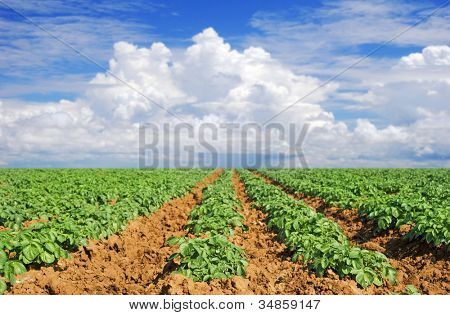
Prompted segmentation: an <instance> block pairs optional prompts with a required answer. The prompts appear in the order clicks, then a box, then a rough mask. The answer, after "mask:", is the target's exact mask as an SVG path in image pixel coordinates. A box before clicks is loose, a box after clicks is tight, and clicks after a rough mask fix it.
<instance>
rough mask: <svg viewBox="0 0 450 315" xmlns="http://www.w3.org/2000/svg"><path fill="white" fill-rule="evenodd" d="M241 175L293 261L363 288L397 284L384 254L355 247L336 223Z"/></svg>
mask: <svg viewBox="0 0 450 315" xmlns="http://www.w3.org/2000/svg"><path fill="white" fill-rule="evenodd" d="M239 174H240V176H241V179H242V181H243V182H244V185H245V189H246V192H247V194H248V196H249V197H250V199H251V200H252V204H253V205H254V206H255V207H256V208H258V209H261V210H262V211H264V212H266V213H267V214H268V227H269V228H271V229H274V230H275V231H276V232H277V234H278V237H279V238H280V240H281V241H283V242H284V243H285V244H286V245H287V246H288V248H289V250H290V251H291V252H292V253H293V254H292V260H293V261H297V260H301V261H302V262H303V263H305V264H306V265H307V266H308V267H309V268H310V269H311V270H313V271H315V272H316V273H317V274H318V275H320V276H322V275H323V274H324V273H325V271H326V270H327V269H332V270H333V271H335V272H336V273H337V274H338V275H339V276H340V277H341V278H342V277H344V276H350V277H352V278H354V279H355V280H356V282H357V283H358V284H359V285H361V286H362V287H363V288H365V287H367V286H369V285H371V284H374V285H377V286H380V285H382V284H383V281H389V282H390V283H392V284H394V283H395V282H396V270H395V269H394V268H393V267H392V266H391V265H390V263H389V261H388V259H387V258H386V256H384V255H383V254H382V253H379V252H375V251H369V250H366V249H362V248H359V247H357V246H352V245H351V244H350V242H349V240H348V239H347V237H346V236H345V235H344V233H343V231H342V230H341V228H340V227H339V225H338V224H337V223H336V222H334V221H331V220H329V219H327V218H326V217H325V216H324V215H322V214H321V213H317V212H315V211H314V210H313V209H312V208H310V207H309V206H307V205H306V204H305V203H304V202H303V201H301V200H295V199H293V198H291V197H290V196H289V195H288V194H286V193H285V192H284V191H282V190H281V189H279V188H278V187H275V186H274V185H270V184H267V183H266V182H265V181H264V180H263V179H262V178H260V177H257V176H255V175H253V174H252V173H251V172H250V171H247V170H240V171H239Z"/></svg>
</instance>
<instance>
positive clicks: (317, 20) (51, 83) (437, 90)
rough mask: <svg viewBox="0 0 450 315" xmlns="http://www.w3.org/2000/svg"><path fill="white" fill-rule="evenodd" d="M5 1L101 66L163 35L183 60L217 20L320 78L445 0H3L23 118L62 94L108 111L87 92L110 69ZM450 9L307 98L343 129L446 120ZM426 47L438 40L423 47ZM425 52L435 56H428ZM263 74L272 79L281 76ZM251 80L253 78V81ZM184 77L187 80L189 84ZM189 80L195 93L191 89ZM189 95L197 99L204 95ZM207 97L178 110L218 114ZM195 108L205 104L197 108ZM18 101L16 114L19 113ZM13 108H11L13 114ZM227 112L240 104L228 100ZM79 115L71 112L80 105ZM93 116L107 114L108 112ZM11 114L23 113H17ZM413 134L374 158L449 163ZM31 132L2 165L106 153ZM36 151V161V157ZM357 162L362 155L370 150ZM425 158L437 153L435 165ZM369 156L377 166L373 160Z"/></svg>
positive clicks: (227, 37) (5, 36)
mask: <svg viewBox="0 0 450 315" xmlns="http://www.w3.org/2000/svg"><path fill="white" fill-rule="evenodd" d="M2 3H7V4H8V5H10V6H11V7H13V8H15V9H17V10H18V11H20V12H21V13H23V14H24V15H25V16H27V17H29V18H30V19H32V20H33V21H34V22H35V23H38V24H39V25H41V26H42V27H44V28H45V29H47V30H49V31H50V32H52V33H53V34H55V35H56V36H58V37H59V38H61V39H63V40H64V41H66V42H68V43H70V44H71V45H72V46H74V47H76V48H77V49H79V50H80V51H82V52H83V53H85V54H86V55H88V56H89V57H90V58H92V59H94V60H95V61H97V62H98V63H100V64H101V65H102V66H103V67H104V68H108V67H109V66H110V64H109V61H110V60H111V58H113V55H114V53H115V52H116V53H117V49H116V48H114V47H115V46H114V44H115V43H117V42H126V43H129V44H133V45H135V46H136V47H144V48H149V47H150V46H151V45H152V43H154V42H161V43H163V44H164V45H165V46H166V47H168V49H170V51H171V54H172V55H173V61H171V62H173V63H177V62H179V63H180V64H183V62H182V61H181V59H179V58H180V57H179V56H181V55H182V54H183V53H185V52H186V51H187V50H188V48H189V47H191V46H192V45H193V40H192V38H193V36H195V35H196V34H199V33H201V32H202V31H204V30H205V29H207V28H212V29H213V30H214V31H215V33H216V34H217V35H218V36H219V38H221V39H222V40H223V41H224V42H225V43H228V44H229V45H230V47H231V49H236V50H237V51H238V52H239V53H243V52H244V51H245V49H247V48H249V47H260V48H262V49H264V51H265V52H267V53H270V56H271V58H272V59H273V61H274V62H276V63H277V64H279V65H280V67H283V69H288V70H289V73H292V75H295V76H297V77H299V78H300V77H302V76H308V78H311V79H314V80H318V82H320V81H322V82H323V81H324V80H326V79H328V78H329V77H331V76H333V75H334V74H336V73H337V72H339V71H341V70H342V69H345V68H346V67H347V66H348V65H350V64H352V63H353V62H355V61H356V60H358V59H359V58H361V57H363V56H364V55H366V54H367V53H369V52H371V51H372V50H373V49H374V48H376V47H378V46H379V45H380V44H381V43H383V42H384V41H386V40H389V39H390V38H392V36H394V35H395V34H396V33H398V32H399V31H401V30H403V29H405V28H406V27H408V26H410V25H412V24H413V23H415V22H416V21H417V20H418V19H420V18H421V17H423V16H425V15H427V14H429V13H430V12H431V11H432V10H433V9H434V8H436V7H437V6H439V5H441V4H442V3H443V1H431V0H430V1H383V0H374V1H364V2H361V1H359V2H358V1H234V0H232V1H226V2H225V1H221V2H214V3H212V2H211V1H164V2H157V1H155V2H149V1H133V2H124V1H79V0H71V1H59V0H55V1H37V0H31V1H21V0H1V1H0V101H1V102H2V103H3V104H4V105H3V107H7V108H8V110H9V109H11V111H12V110H13V109H14V111H16V112H18V113H21V115H22V116H23V117H25V116H26V117H28V116H27V115H25V114H24V113H25V112H26V111H29V108H30V106H35V107H33V108H37V107H36V106H41V108H44V107H48V108H50V109H49V111H51V108H52V107H51V106H54V107H55V106H56V105H52V104H57V103H58V102H60V101H61V100H67V101H70V102H75V103H76V102H79V103H83V104H85V103H86V104H89V105H88V107H89V108H90V109H92V110H93V112H94V114H95V115H97V113H98V112H103V111H102V110H100V109H98V108H97V107H98V106H100V105H98V104H93V103H94V101H93V100H92V99H91V98H90V96H89V95H90V92H89V91H90V87H91V84H90V83H89V82H90V81H91V80H92V79H93V78H94V77H95V75H96V74H97V73H104V72H105V71H104V70H102V69H99V68H98V67H97V66H95V65H93V64H92V63H90V62H89V61H87V60H85V59H83V58H82V57H80V56H78V55H76V54H75V53H74V52H73V51H71V50H70V49H67V47H64V46H62V45H61V44H60V43H58V42H56V41H55V40H53V39H51V38H49V37H48V36H47V35H46V34H45V33H43V32H41V31H40V30H38V29H37V28H35V27H34V26H32V25H30V24H29V23H28V22H26V21H25V20H24V19H23V18H22V17H21V16H19V15H17V14H16V13H14V12H13V11H11V9H9V8H7V7H5V6H4V5H3V4H2ZM449 15H450V13H449V7H448V6H447V7H445V8H442V9H441V10H439V11H438V12H436V14H434V15H433V16H432V17H431V18H430V19H428V20H427V21H425V22H424V23H422V24H421V25H419V26H418V27H416V28H414V29H413V30H411V31H408V32H407V33H405V34H404V35H402V36H401V37H399V38H398V39H396V40H394V41H392V43H390V44H389V45H386V46H385V47H383V48H382V49H381V50H380V51H378V52H377V53H376V54H374V55H373V56H371V57H370V58H368V59H367V60H365V61H364V62H363V63H361V64H360V65H358V66H357V67H355V69H352V70H351V71H349V72H347V73H345V74H344V75H342V76H340V77H339V78H337V79H336V80H335V82H333V84H334V83H335V86H333V88H331V86H330V90H329V91H326V92H325V91H321V92H320V93H318V95H317V97H316V98H312V99H311V103H313V104H314V105H315V106H316V105H317V106H318V108H320V110H321V111H322V112H320V113H316V114H315V115H316V116H317V117H319V116H321V115H322V116H323V115H325V116H327V115H328V116H327V117H332V119H333V121H332V124H333V126H335V127H336V126H340V125H339V124H340V123H342V124H345V128H347V129H348V131H346V132H349V133H352V137H353V136H355V135H356V134H357V132H358V131H359V130H360V129H361V130H363V128H362V127H361V126H363V125H364V123H365V122H366V121H367V122H369V123H370V124H371V125H370V126H369V127H368V128H369V129H364V130H372V129H371V128H372V127H371V126H374V127H375V128H376V129H375V130H376V131H375V132H376V135H375V136H374V137H382V135H387V134H389V132H394V131H392V130H393V129H388V128H389V127H390V126H392V127H393V128H394V129H395V128H397V129H395V132H396V135H398V137H399V138H398V139H399V140H398V141H400V142H401V141H406V140H405V139H404V137H403V138H402V136H400V134H402V133H406V134H407V133H410V131H408V128H415V129H417V128H418V127H420V128H422V127H423V125H424V124H425V123H430V122H429V120H430V119H438V118H430V117H443V116H442V115H444V114H445V115H446V114H447V110H448V105H447V104H446V103H445V102H446V101H445V99H446V97H447V92H446V91H448V85H447V83H445V82H448V81H447V80H448V79H449V80H450V78H449V77H450V75H449V71H448V70H449V68H448V67H447V66H446V64H445V63H446V60H447V59H446V58H447V55H446V54H447V50H446V48H445V47H448V45H449V38H450V36H449V35H450V34H449V29H450V26H449V23H448V17H449ZM427 47H432V48H430V49H428V50H424V49H427ZM433 47H438V48H433ZM414 54H423V55H422V57H420V58H423V59H424V60H425V61H423V62H424V63H425V65H422V64H421V65H420V69H418V67H416V66H414V65H413V66H410V64H409V63H411V62H412V63H414V62H415V61H414V60H415V59H414V58H416V57H414ZM430 56H431V57H430ZM442 56H443V57H442ZM133 58H134V57H133ZM402 58H406V59H402ZM426 58H431V59H430V60H431V61H429V60H428V59H426ZM433 58H434V59H433ZM413 59H414V60H413ZM214 60H216V59H214ZM402 60H404V61H402ZM123 62H124V63H126V62H125V61H123ZM420 62H422V61H420ZM119 63H120V62H119ZM406 63H408V67H410V68H411V69H412V68H414V69H413V70H411V69H409V68H408V69H406V68H405V67H406V66H405V67H404V65H403V64H406ZM399 65H400V66H399ZM184 66H187V65H184ZM425 66H426V67H425ZM402 67H403V68H402ZM194 74H195V72H194ZM239 75H240V74H239V73H235V74H230V78H231V77H233V76H239ZM174 76H175V75H174ZM128 79H130V80H132V79H133V78H131V77H129V78H128ZM152 80H153V79H152ZM171 80H174V82H175V83H174V84H175V85H176V84H178V83H177V82H178V81H177V80H178V79H177V78H175V77H172V78H171ZM230 80H231V79H230ZM264 80H266V78H265V79H264ZM267 80H269V79H267ZM421 80H422V81H423V80H425V81H426V83H425V84H418V83H417V82H420V81H421ZM230 82H231V81H230ZM265 82H266V81H265ZM266 83H267V86H269V85H271V84H272V83H273V82H266ZM158 84H159V83H158ZM161 84H162V83H161ZM230 84H231V83H230ZM273 84H275V83H273ZM276 84H278V85H279V87H280V86H282V85H283V84H282V83H278V82H277V83H276ZM243 85H245V86H246V87H248V84H247V83H246V84H243ZM177 88H179V89H181V90H183V89H185V87H184V86H182V87H181V86H177ZM293 90H294V89H292V91H293ZM300 90H301V89H300ZM183 91H184V92H185V94H186V93H187V94H189V91H187V92H186V91H185V90H183ZM292 91H291V92H292ZM91 92H92V91H91ZM305 92H306V91H305ZM292 93H293V92H292ZM193 94H195V93H193ZM300 94H301V93H300ZM300 94H299V96H301V95H300ZM408 95H409V96H411V97H408ZM191 96H192V97H193V98H197V99H201V98H202V97H203V96H204V95H191ZM412 96H413V97H412ZM212 97H215V100H216V101H218V102H221V101H222V102H225V101H224V100H223V99H219V97H218V96H216V95H213V96H212ZM293 97H294V96H293ZM294 98H295V97H294ZM287 99H290V98H289V97H288V98H287ZM0 104H1V103H0ZM5 104H6V105H5ZM121 106H124V105H123V104H121ZM130 106H131V105H130ZM169 106H172V105H169ZM202 106H203V105H199V104H185V107H184V109H179V110H180V111H181V112H182V113H183V114H186V115H188V114H191V115H197V116H198V117H197V118H198V119H205V117H207V116H208V115H211V114H216V113H215V112H211V111H207V110H204V111H202V110H198V108H203V107H202ZM232 106H234V105H232V104H231V105H230V106H229V108H231V107H232ZM255 106H256V105H255ZM0 108H1V107H0ZM25 108H26V109H25ZM55 108H57V107H55ZM188 108H191V109H192V108H197V110H196V111H195V112H193V111H192V112H189V111H188V110H187V109H188ZM16 112H14V113H15V114H14V115H16V116H17V117H19V116H20V115H19V114H18V113H16ZM5 113H6V112H5ZM8 113H9V115H10V117H11V115H12V114H11V113H10V112H8ZM148 114H150V113H148ZM226 114H229V115H232V114H233V113H232V112H231V111H230V113H226ZM234 114H236V113H234ZM71 115H72V118H73V114H71ZM305 115H306V114H305ZM330 115H331V116H330ZM16 116H14V117H16ZM22 116H21V117H22ZM310 116H311V115H309V116H308V117H310ZM322 116H321V117H322ZM4 117H6V114H4ZM39 117H40V116H39ZM230 117H231V116H230ZM255 117H256V116H254V115H253V114H252V113H250V114H249V116H248V117H247V118H248V119H255ZM302 117H303V116H302ZM95 118H96V119H99V121H103V120H105V119H106V118H105V117H95ZM228 118H229V117H227V119H228ZM21 119H22V118H21ZM27 119H29V118H27ZM302 119H303V118H302ZM327 119H331V118H327ZM0 122H1V121H0ZM137 122H138V121H136V120H135V119H134V120H130V121H129V123H130V124H133V123H137ZM7 123H8V124H11V125H7ZM15 124H18V121H17V122H15ZM317 124H318V125H320V124H319V123H317ZM3 125H4V126H3V129H4V130H3V132H2V133H0V138H1V137H3V138H4V139H6V140H4V143H3V146H4V147H3V148H2V142H0V151H1V150H3V151H4V152H9V153H11V156H17V154H16V155H14V154H12V151H14V149H13V148H12V147H11V143H12V142H14V141H13V140H14V135H17V131H15V130H13V129H14V127H13V125H12V123H11V120H8V121H7V122H6V120H5V122H3ZM358 126H359V127H360V128H359V129H358ZM1 127H2V126H0V128H1ZM335 127H333V128H335ZM40 128H45V126H44V127H42V126H40ZM336 128H340V127H336ZM355 130H356V131H355ZM0 131H1V129H0ZM89 132H91V131H89ZM89 132H88V133H89ZM427 132H428V131H427ZM446 132H448V130H438V134H441V135H442V133H446ZM434 136H436V135H434ZM8 137H9V138H8ZM349 137H350V136H349ZM361 137H362V138H364V136H361ZM416 138H420V139H421V140H420V141H419V140H417V141H418V142H420V143H417V144H416V145H415V146H414V148H413V147H408V148H404V150H403V149H402V150H398V152H397V153H395V152H391V151H389V154H386V155H381V156H378V155H377V157H376V158H375V159H376V160H378V161H380V163H384V162H385V163H386V164H389V165H397V164H404V163H409V162H411V163H412V164H411V165H415V164H414V163H415V162H416V161H420V162H421V163H422V164H424V166H428V165H432V166H433V165H437V166H442V165H446V164H445V163H448V156H449V154H448V151H447V150H445V149H443V148H442V147H443V146H444V147H445V145H443V144H441V143H439V141H436V140H435V139H434V138H433V136H430V135H428V133H427V135H426V136H423V137H416ZM422 138H426V139H425V140H424V139H422ZM27 139H28V138H27ZM377 139H378V138H377ZM380 139H381V138H380ZM349 141H350V140H349ZM358 141H362V140H361V139H360V140H358ZM23 142H24V143H23V147H22V149H20V150H26V151H27V154H29V156H28V157H27V158H23V159H20V160H18V159H17V158H14V157H11V158H5V161H4V162H3V164H4V165H7V166H11V165H12V166H14V165H20V166H26V165H33V166H36V165H50V166H51V165H58V166H60V165H67V166H70V165H75V166H79V165H87V166H89V165H94V166H96V165H97V164H98V163H95V162H92V161H96V160H98V157H96V155H95V154H94V153H93V152H92V151H96V150H91V151H90V152H85V153H86V154H85V155H80V157H77V158H76V159H74V160H67V158H63V157H61V156H62V155H64V154H63V152H57V151H52V150H50V153H48V152H47V151H45V150H42V148H40V147H39V145H38V144H35V143H33V145H31V144H30V143H26V142H27V140H26V139H23ZM43 142H45V141H43ZM350 142H352V143H353V142H354V141H353V140H351V141H350ZM402 143H405V142H402ZM346 145H347V146H348V148H349V150H350V151H354V150H355V152H353V154H352V155H351V156H352V157H351V158H350V157H348V158H345V157H344V158H343V160H344V161H349V159H357V157H358V156H365V155H367V154H371V153H370V152H369V153H367V152H356V151H357V150H359V149H358V148H359V147H360V146H362V145H358V148H356V147H351V148H350V144H346ZM352 145H353V144H352ZM376 145H377V146H380V149H382V150H394V149H393V148H392V147H390V146H389V148H388V147H385V145H384V144H383V143H381V144H380V143H377V144H376ZM393 147H394V148H395V147H396V146H395V145H393ZM397 147H398V144H397ZM20 150H19V149H18V151H20ZM394 151H395V150H394ZM400 151H401V152H400ZM39 152H47V153H39ZM51 152H54V153H51ZM386 152H387V151H386ZM424 152H425V153H424ZM426 152H428V153H426ZM427 154H429V155H428V157H429V158H428V159H427ZM53 156H54V158H53ZM405 156H406V158H405ZM440 157H441V158H440ZM31 158H35V160H34V161H33V162H31V161H30V159H31ZM346 159H347V160H346ZM405 159H406V160H405ZM328 160H329V161H336V156H333V157H331V156H329V157H328V158H326V157H324V158H323V164H324V165H327V162H326V161H328ZM371 160H372V159H371ZM84 161H88V162H84ZM436 161H439V162H436ZM442 161H444V162H442ZM1 162H2V161H1V160H0V163H1ZM359 162H361V165H363V166H364V165H365V164H364V161H363V160H361V161H359ZM359 162H358V163H359ZM428 162H429V163H430V164H427V163H428ZM114 163H117V165H121V166H123V165H131V164H132V163H129V162H127V161H120V162H118V161H116V160H115V159H114V158H111V162H110V163H109V164H108V165H115V164H114ZM321 163H322V162H321ZM346 163H347V162H343V164H346ZM349 163H350V164H353V162H349ZM369 163H370V165H372V161H370V162H369ZM439 163H440V164H439ZM442 163H444V164H442ZM100 164H101V163H100Z"/></svg>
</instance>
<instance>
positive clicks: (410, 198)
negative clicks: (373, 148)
mask: <svg viewBox="0 0 450 315" xmlns="http://www.w3.org/2000/svg"><path fill="white" fill-rule="evenodd" d="M261 172H262V173H264V174H265V175H266V176H268V177H270V178H272V179H273V180H275V181H277V182H279V183H280V184H282V185H283V186H285V187H286V188H288V189H290V190H292V191H294V192H296V193H302V194H305V195H307V196H318V197H320V198H322V199H323V200H324V201H325V202H327V203H328V204H330V205H335V206H339V207H342V208H356V209H358V212H359V215H360V216H361V217H363V218H367V219H369V220H374V221H375V222H376V223H377V227H378V230H379V231H383V230H387V229H390V228H394V227H399V226H400V225H403V224H408V225H411V226H412V228H411V230H410V231H409V232H408V234H407V235H406V236H405V237H406V238H408V239H424V240H425V241H426V242H428V243H433V244H435V245H436V246H439V245H442V244H444V245H450V230H449V229H450V215H449V214H450V193H449V192H450V171H449V170H443V169H442V170H440V169H432V170H411V169H402V170H398V169H393V170H385V169H377V170H375V169H351V170H350V169H345V170H344V169H312V170H262V171H261Z"/></svg>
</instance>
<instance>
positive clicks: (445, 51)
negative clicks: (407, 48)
mask: <svg viewBox="0 0 450 315" xmlns="http://www.w3.org/2000/svg"><path fill="white" fill-rule="evenodd" d="M399 65H400V66H405V67H409V68H416V67H420V66H450V47H448V46H428V47H425V48H424V49H423V50H422V52H421V53H413V54H410V55H408V56H405V57H402V58H401V59H400V62H399ZM447 70H448V69H447Z"/></svg>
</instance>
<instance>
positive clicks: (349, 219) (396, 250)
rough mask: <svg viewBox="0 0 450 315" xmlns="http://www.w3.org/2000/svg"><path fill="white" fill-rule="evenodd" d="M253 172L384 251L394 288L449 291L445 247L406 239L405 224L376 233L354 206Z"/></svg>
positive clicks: (355, 240) (449, 266)
mask: <svg viewBox="0 0 450 315" xmlns="http://www.w3.org/2000/svg"><path fill="white" fill-rule="evenodd" d="M254 174H255V175H257V176H260V177H261V178H263V179H264V180H265V181H266V182H267V183H269V184H272V185H275V186H277V187H278V188H280V189H282V190H283V191H285V192H286V193H287V194H289V195H290V196H291V197H292V198H294V199H301V200H303V201H304V202H305V203H306V204H307V205H309V206H310V207H312V208H314V209H315V210H316V211H317V212H320V213H323V214H324V215H325V216H326V217H327V218H329V219H331V220H334V221H335V222H336V223H338V224H339V226H340V227H341V228H342V230H343V232H344V233H345V235H346V236H347V237H348V238H349V240H350V242H352V243H353V244H355V245H357V246H360V247H364V248H367V249H370V250H375V251H379V252H381V253H383V254H385V255H386V256H387V257H388V258H389V260H390V261H391V264H392V265H393V266H394V267H395V268H396V269H397V271H398V276H397V278H398V285H397V286H395V287H394V289H395V291H396V292H400V291H403V290H404V288H405V286H406V285H408V284H412V285H414V286H415V287H416V288H418V289H419V291H420V292H422V293H424V294H450V257H449V253H447V252H446V250H445V248H435V247H434V246H432V245H429V244H427V243H424V242H421V241H408V240H405V239H404V238H403V236H404V234H406V232H407V229H406V227H401V228H400V229H399V230H388V231H385V232H383V233H381V234H376V233H375V232H374V230H375V229H374V228H375V227H374V223H373V222H362V221H361V218H360V217H359V216H358V212H357V210H356V209H341V208H338V207H332V206H328V205H327V204H326V203H325V202H324V201H323V200H322V199H320V198H318V197H307V196H304V195H302V194H295V193H293V192H292V191H291V190H289V189H288V188H286V187H284V186H283V185H281V184H280V183H278V182H276V181H274V180H272V179H270V178H268V177H267V176H265V175H263V174H261V173H259V172H254Z"/></svg>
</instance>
